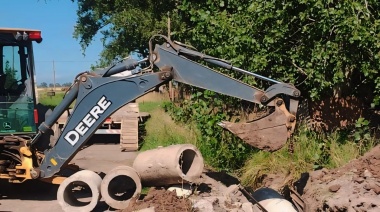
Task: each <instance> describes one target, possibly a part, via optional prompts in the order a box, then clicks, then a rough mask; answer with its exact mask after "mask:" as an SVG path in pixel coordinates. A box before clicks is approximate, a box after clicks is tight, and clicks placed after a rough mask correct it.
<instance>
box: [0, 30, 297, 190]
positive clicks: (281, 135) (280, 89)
mask: <svg viewBox="0 0 380 212" xmlns="http://www.w3.org/2000/svg"><path fill="white" fill-rule="evenodd" d="M33 41H35V42H37V43H39V42H41V41H42V37H41V31H39V30H26V29H0V52H1V54H2V55H3V56H2V57H1V58H0V60H1V61H0V66H1V68H0V179H7V180H8V181H9V182H10V183H21V182H24V181H25V180H30V179H42V178H44V179H51V178H54V177H57V176H59V174H60V171H61V170H62V169H64V168H65V167H66V166H67V165H68V164H69V162H70V160H71V159H72V158H73V157H74V156H75V154H76V153H77V152H78V151H79V150H80V149H81V147H83V146H84V145H85V144H86V142H87V141H88V140H89V139H90V137H91V136H92V135H93V134H94V133H95V131H96V130H97V129H98V128H99V126H100V125H101V124H102V123H103V122H104V121H105V120H106V119H107V118H108V117H110V116H111V115H112V114H113V113H115V111H117V110H118V109H119V108H121V107H122V106H124V105H126V104H128V103H130V102H132V101H134V100H135V99H136V98H138V97H140V96H143V95H145V94H147V93H149V92H151V91H152V90H154V89H155V88H157V87H158V86H161V85H163V84H166V83H168V82H169V81H171V80H174V81H176V82H180V83H184V84H188V85H192V86H196V87H199V88H203V89H207V90H211V91H214V92H217V93H221V94H225V95H228V96H232V97H236V98H238V99H242V100H245V101H249V102H253V103H256V104H260V105H265V106H267V107H271V108H273V110H272V111H273V112H272V113H271V114H269V115H267V116H265V117H263V118H260V119H258V120H254V121H251V122H247V123H231V122H222V123H219V125H220V126H221V127H224V128H225V129H227V130H229V131H231V132H232V133H233V134H235V135H236V136H238V137H240V138H241V139H242V140H243V141H244V142H247V143H248V144H250V145H252V146H254V147H257V148H260V149H263V150H267V151H275V150H278V149H280V148H281V147H283V146H284V144H285V143H286V141H287V139H288V138H289V137H290V136H291V135H292V133H293V132H294V128H295V123H296V113H297V107H298V101H299V97H300V95H301V93H300V91H299V90H298V89H297V88H295V87H294V86H293V85H291V84H287V83H283V82H280V81H277V80H274V79H270V78H267V77H264V76H261V75H258V74H256V73H253V72H249V71H246V70H243V69H240V68H238V67H235V66H233V65H231V63H230V62H228V61H225V60H222V59H218V58H215V57H212V56H208V55H205V54H203V53H200V52H198V51H195V50H193V49H190V48H188V47H187V46H186V45H183V44H181V43H180V42H176V41H172V40H170V39H169V38H167V37H165V36H163V35H157V36H155V37H153V38H152V39H151V40H150V41H149V56H148V57H147V58H144V59H141V60H140V61H136V60H131V59H128V60H125V61H122V62H120V63H117V64H115V65H113V66H111V67H108V68H105V69H102V70H98V71H96V72H91V71H88V72H83V73H80V74H78V75H77V76H76V77H75V80H74V83H73V85H72V86H71V87H70V89H69V90H68V92H67V93H66V95H65V97H64V98H63V100H62V102H61V103H60V104H59V105H58V106H57V107H56V108H55V109H54V110H53V111H52V113H51V114H49V115H48V116H46V117H45V112H46V111H44V110H43V109H42V108H41V107H40V106H38V104H37V103H36V95H35V93H36V91H35V86H34V77H33V76H34V60H33V48H32V42H33ZM159 41H161V43H159ZM153 48H154V49H153ZM200 61H203V64H212V65H213V66H218V67H220V68H224V69H226V70H230V71H236V72H240V73H243V74H247V75H250V76H253V77H256V78H259V79H261V80H264V81H267V82H269V83H271V85H270V86H269V87H268V88H266V89H265V90H262V89H259V88H256V87H253V86H250V85H248V84H246V83H243V82H241V81H239V80H236V79H233V78H231V77H229V76H228V75H225V74H222V73H220V72H217V71H215V70H213V69H211V68H209V67H208V66H205V65H202V64H201V62H200ZM142 65H145V67H144V68H143V69H136V67H138V66H142ZM126 70H140V71H134V72H133V74H132V75H130V76H113V75H115V74H117V73H120V72H123V71H126ZM74 101H75V104H74V108H73V110H72V114H71V115H70V117H69V118H68V119H67V122H66V124H65V127H64V128H63V129H62V131H61V132H60V135H59V136H58V139H57V141H56V142H55V144H54V145H53V146H52V145H49V144H50V140H49V139H50V138H51V137H52V136H51V135H52V133H54V132H53V131H52V130H51V128H52V126H53V125H54V124H55V123H57V120H58V119H59V117H61V115H62V114H63V113H64V112H65V111H66V110H67V109H68V108H69V106H70V105H71V104H72V103H73V102H74Z"/></svg>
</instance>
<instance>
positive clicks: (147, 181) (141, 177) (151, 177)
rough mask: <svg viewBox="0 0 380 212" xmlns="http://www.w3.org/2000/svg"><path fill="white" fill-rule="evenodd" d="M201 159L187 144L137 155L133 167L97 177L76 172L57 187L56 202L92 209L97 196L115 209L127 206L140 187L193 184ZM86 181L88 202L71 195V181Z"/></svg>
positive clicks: (70, 208) (67, 207)
mask: <svg viewBox="0 0 380 212" xmlns="http://www.w3.org/2000/svg"><path fill="white" fill-rule="evenodd" d="M203 167H204V162H203V157H202V155H201V153H200V152H199V150H198V149H197V148H196V147H195V146H193V145H191V144H179V145H172V146H168V147H160V148H157V149H153V150H148V151H145V152H141V153H140V154H138V155H137V157H136V159H135V161H134V163H133V168H132V167H128V166H119V167H116V168H114V169H112V170H111V171H110V172H108V173H107V174H106V176H105V177H104V178H103V180H101V178H100V177H99V175H97V174H96V173H94V172H92V171H88V170H84V171H80V172H77V173H76V174H74V175H72V176H70V177H69V178H67V179H66V180H64V181H63V183H62V184H61V186H60V187H59V189H58V202H59V204H60V205H61V206H62V208H63V210H65V211H92V210H93V209H94V208H95V206H96V204H97V202H98V201H99V199H100V193H101V196H102V197H103V199H104V201H105V202H106V203H107V204H108V205H109V206H111V207H112V208H115V209H124V208H126V207H128V205H129V202H130V201H131V200H132V199H138V198H139V196H140V193H141V189H142V185H144V186H164V185H165V186H166V185H173V184H180V183H187V182H191V183H196V182H197V181H198V180H199V178H200V176H201V174H202V171H203ZM73 183H76V184H86V185H88V187H89V188H90V189H91V192H92V197H91V202H90V203H88V204H86V205H84V203H82V202H79V201H78V200H76V199H75V198H73V197H72V196H70V195H71V193H72V186H70V185H71V184H73Z"/></svg>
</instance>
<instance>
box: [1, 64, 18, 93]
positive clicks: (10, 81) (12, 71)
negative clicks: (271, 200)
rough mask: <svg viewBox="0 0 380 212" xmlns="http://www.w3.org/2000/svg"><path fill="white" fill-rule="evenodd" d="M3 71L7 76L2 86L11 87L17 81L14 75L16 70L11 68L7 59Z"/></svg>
mask: <svg viewBox="0 0 380 212" xmlns="http://www.w3.org/2000/svg"><path fill="white" fill-rule="evenodd" d="M4 73H5V75H6V76H7V80H6V81H5V85H4V88H7V89H12V87H13V86H15V85H16V83H17V77H16V73H17V70H15V69H13V68H12V67H11V66H10V64H9V61H8V60H7V61H5V67H4Z"/></svg>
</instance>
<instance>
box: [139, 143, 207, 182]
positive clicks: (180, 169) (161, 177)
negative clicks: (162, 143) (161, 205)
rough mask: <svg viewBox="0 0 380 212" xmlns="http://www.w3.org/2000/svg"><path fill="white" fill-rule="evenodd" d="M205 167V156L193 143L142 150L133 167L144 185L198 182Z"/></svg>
mask: <svg viewBox="0 0 380 212" xmlns="http://www.w3.org/2000/svg"><path fill="white" fill-rule="evenodd" d="M203 167H204V163H203V157H202V155H201V153H200V152H199V150H198V149H197V148H196V147H195V146H193V145H191V144H178V145H172V146H168V147H160V148H157V149H153V150H148V151H145V152H141V153H140V154H138V155H137V157H136V159H135V161H134V163H133V168H134V169H135V170H136V171H137V173H139V175H140V177H141V182H142V184H143V185H144V186H162V185H172V184H178V183H182V182H197V180H198V179H199V177H200V175H201V174H202V171H203Z"/></svg>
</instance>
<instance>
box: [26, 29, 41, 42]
mask: <svg viewBox="0 0 380 212" xmlns="http://www.w3.org/2000/svg"><path fill="white" fill-rule="evenodd" d="M29 39H30V40H37V41H38V40H41V39H42V37H41V32H39V31H36V32H29Z"/></svg>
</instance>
